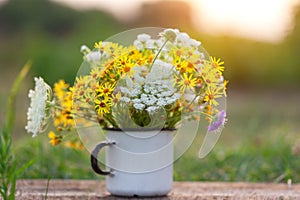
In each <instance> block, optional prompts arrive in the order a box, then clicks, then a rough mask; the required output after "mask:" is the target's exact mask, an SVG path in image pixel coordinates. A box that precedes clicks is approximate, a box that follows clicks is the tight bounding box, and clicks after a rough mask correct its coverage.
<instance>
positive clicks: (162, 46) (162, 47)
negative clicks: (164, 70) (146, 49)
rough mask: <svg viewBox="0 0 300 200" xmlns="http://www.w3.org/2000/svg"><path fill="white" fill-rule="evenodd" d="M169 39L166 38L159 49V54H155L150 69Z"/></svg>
mask: <svg viewBox="0 0 300 200" xmlns="http://www.w3.org/2000/svg"><path fill="white" fill-rule="evenodd" d="M168 41H169V40H166V41H165V42H164V43H163V45H162V46H161V47H160V49H159V50H158V52H157V54H156V55H155V57H154V59H153V61H152V63H151V66H150V70H151V69H152V67H153V65H154V62H155V61H156V59H157V58H158V55H159V54H160V52H161V51H162V49H163V48H164V46H165V45H166V44H167V42H168Z"/></svg>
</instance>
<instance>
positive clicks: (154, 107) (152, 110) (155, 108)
mask: <svg viewBox="0 0 300 200" xmlns="http://www.w3.org/2000/svg"><path fill="white" fill-rule="evenodd" d="M157 109H159V107H158V106H150V107H148V108H146V110H147V111H148V112H154V111H156V110H157Z"/></svg>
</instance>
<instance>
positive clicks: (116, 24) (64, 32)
mask: <svg viewBox="0 0 300 200" xmlns="http://www.w3.org/2000/svg"><path fill="white" fill-rule="evenodd" d="M191 7H192V5H189V4H188V2H186V1H155V2H151V1H149V2H147V3H145V4H144V5H143V6H142V7H141V8H140V9H141V11H140V12H139V14H138V15H137V16H136V17H135V18H132V19H131V20H127V21H126V22H124V21H120V20H119V19H117V18H116V17H114V16H113V15H111V14H110V13H109V12H108V11H104V10H97V9H89V10H75V9H72V8H71V7H67V6H65V5H62V4H58V3H54V2H52V1H48V0H8V1H5V2H2V4H1V5H0V45H1V49H0V70H1V71H0V105H1V110H0V123H1V124H2V122H3V118H4V117H3V116H4V105H5V102H6V98H7V95H8V93H9V89H10V87H11V84H12V82H13V80H14V78H15V77H16V75H17V73H18V71H19V70H20V69H21V67H22V66H23V65H24V64H25V62H26V61H27V60H31V61H32V62H33V68H32V70H31V72H30V75H29V77H27V78H26V80H25V82H24V84H23V86H22V91H21V92H20V94H19V95H18V100H17V104H16V107H17V116H16V117H17V121H16V126H15V131H14V135H13V136H14V138H15V139H14V147H15V148H16V151H17V159H19V162H20V163H24V162H26V161H28V160H30V159H34V161H35V163H34V164H33V165H32V166H31V167H30V168H28V170H26V171H25V172H24V174H23V175H22V177H23V178H45V177H47V176H48V175H49V176H50V177H52V178H98V177H97V176H96V175H94V174H93V173H92V172H91V170H90V168H89V162H88V153H87V152H85V151H83V152H79V151H76V150H70V149H62V148H61V147H54V148H53V147H50V146H49V145H48V144H47V140H48V139H47V138H46V135H44V136H45V137H38V138H35V139H32V138H31V136H30V135H29V134H26V133H25V130H24V126H25V124H26V111H27V108H28V105H29V100H28V98H27V93H28V90H29V88H31V87H32V86H33V77H34V76H42V77H43V78H44V79H45V81H46V82H48V83H49V84H50V85H52V84H53V83H54V82H55V81H57V80H59V79H65V80H66V81H67V82H69V83H72V82H73V81H74V78H75V76H76V73H77V70H78V68H79V66H80V64H81V62H82V55H81V53H80V51H79V50H80V46H81V45H82V44H87V45H88V46H90V47H92V46H93V44H94V42H96V41H99V40H104V39H106V38H108V37H110V36H112V35H114V34H117V33H119V32H121V31H124V30H128V29H130V28H136V27H144V26H158V27H173V28H179V29H180V30H182V31H185V32H187V33H188V34H189V35H191V36H192V37H194V38H196V39H198V40H200V41H202V44H203V46H204V47H205V48H206V50H207V51H208V52H209V53H210V54H211V55H214V56H219V57H221V58H222V59H223V60H224V61H225V64H226V70H225V77H226V79H228V80H230V83H229V89H228V99H227V101H228V119H229V120H228V124H227V126H226V128H225V130H224V132H223V133H222V136H221V138H220V141H219V142H218V144H217V145H216V147H215V149H214V150H213V152H212V153H211V154H209V156H207V157H206V158H205V159H202V160H199V159H197V150H198V149H197V148H199V146H197V145H193V146H192V147H191V148H190V149H189V151H188V152H187V153H186V154H185V155H184V156H183V157H182V158H181V159H180V160H178V161H177V162H176V163H175V180H211V181H275V182H280V181H286V180H287V179H289V178H291V179H292V180H293V181H295V182H299V181H300V167H299V166H300V158H299V154H300V137H299V134H300V125H299V120H300V106H299V103H300V90H299V87H300V56H299V52H300V7H299V6H294V8H293V9H292V11H291V13H290V14H291V16H292V27H291V28H290V31H289V32H288V33H287V34H286V36H285V37H284V39H283V40H281V41H279V42H276V43H270V42H263V41H256V40H253V39H246V38H242V37H237V36H233V35H230V34H223V35H210V34H207V33H206V32H202V31H199V29H196V28H195V26H194V25H193V23H192V18H193V16H192V15H191V14H190V13H191ZM266 12H267V11H266ZM258 34H259V30H258ZM79 159H82V160H83V161H82V162H79V163H78V160H79Z"/></svg>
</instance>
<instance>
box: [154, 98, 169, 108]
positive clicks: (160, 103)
mask: <svg viewBox="0 0 300 200" xmlns="http://www.w3.org/2000/svg"><path fill="white" fill-rule="evenodd" d="M156 104H157V105H158V106H160V107H163V106H165V105H167V102H166V101H165V99H164V98H159V99H158V100H157V103H156Z"/></svg>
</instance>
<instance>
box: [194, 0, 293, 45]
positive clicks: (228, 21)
mask: <svg viewBox="0 0 300 200" xmlns="http://www.w3.org/2000/svg"><path fill="white" fill-rule="evenodd" d="M191 1H192V0H191ZM194 2H195V3H197V6H196V7H197V8H196V9H195V14H196V15H195V18H194V19H195V22H196V20H197V22H196V23H198V24H199V25H200V28H199V30H204V31H207V32H209V33H211V34H220V33H228V32H229V33H230V34H233V35H237V36H242V37H250V38H253V39H256V40H264V41H269V42H277V41H279V40H281V39H283V37H284V36H285V34H286V32H287V31H288V30H289V28H290V27H291V24H292V18H291V17H292V15H291V14H292V6H293V5H294V4H295V3H296V2H298V1H296V0H226V1H224V0H198V1H194ZM199 20H200V22H199Z"/></svg>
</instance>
